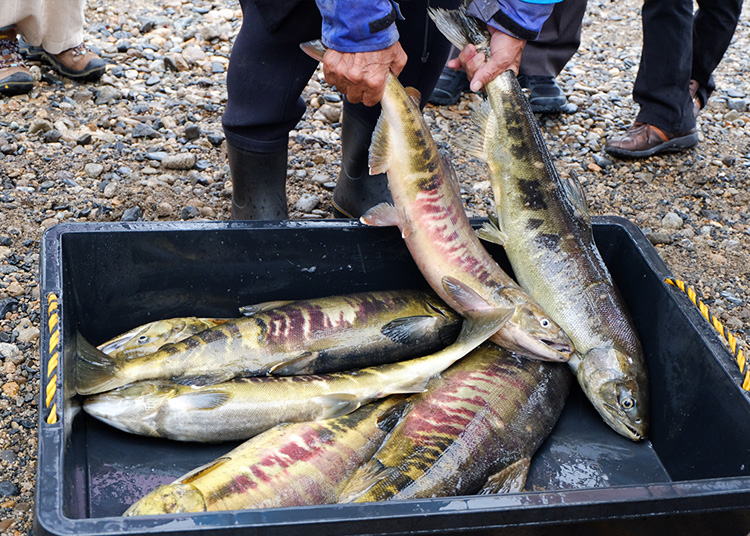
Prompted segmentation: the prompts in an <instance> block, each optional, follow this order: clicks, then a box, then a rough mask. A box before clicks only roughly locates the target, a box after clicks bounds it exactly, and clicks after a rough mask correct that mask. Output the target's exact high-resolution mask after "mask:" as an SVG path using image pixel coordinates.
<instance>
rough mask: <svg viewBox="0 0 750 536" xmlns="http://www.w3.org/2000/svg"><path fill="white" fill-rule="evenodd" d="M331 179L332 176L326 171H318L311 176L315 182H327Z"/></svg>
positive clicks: (311, 179) (311, 180)
mask: <svg viewBox="0 0 750 536" xmlns="http://www.w3.org/2000/svg"><path fill="white" fill-rule="evenodd" d="M329 180H330V177H329V176H328V175H326V174H325V173H316V174H315V175H313V176H312V177H310V182H314V183H315V184H325V183H327V182H328V181H329Z"/></svg>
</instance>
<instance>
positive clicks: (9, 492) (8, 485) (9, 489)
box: [0, 480, 18, 497]
mask: <svg viewBox="0 0 750 536" xmlns="http://www.w3.org/2000/svg"><path fill="white" fill-rule="evenodd" d="M16 495H18V488H17V487H16V485H15V484H13V482H8V481H7V480H3V481H2V482H0V497H15V496H16Z"/></svg>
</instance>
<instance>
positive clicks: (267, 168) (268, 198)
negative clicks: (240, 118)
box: [227, 144, 288, 220]
mask: <svg viewBox="0 0 750 536" xmlns="http://www.w3.org/2000/svg"><path fill="white" fill-rule="evenodd" d="M227 156H228V157H229V169H230V170H231V172H232V219H233V220H285V219H287V218H288V212H287V203H286V168H287V151H286V150H284V151H282V152H280V153H254V152H250V151H245V150H244V149H240V148H239V147H235V146H234V145H231V144H227Z"/></svg>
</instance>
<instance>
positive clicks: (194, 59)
mask: <svg viewBox="0 0 750 536" xmlns="http://www.w3.org/2000/svg"><path fill="white" fill-rule="evenodd" d="M182 57H183V58H184V60H185V61H187V62H188V63H189V64H191V65H192V64H195V63H198V62H199V61H203V60H205V59H206V53H205V52H203V49H202V48H201V47H199V46H196V45H188V46H186V47H185V50H183V51H182Z"/></svg>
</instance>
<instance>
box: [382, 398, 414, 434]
mask: <svg viewBox="0 0 750 536" xmlns="http://www.w3.org/2000/svg"><path fill="white" fill-rule="evenodd" d="M410 409H411V403H410V402H409V399H408V398H404V399H403V400H400V401H398V402H396V404H394V405H393V406H391V407H390V408H388V409H387V410H386V411H384V412H383V414H382V415H381V416H380V417H378V421H377V426H378V428H380V429H381V430H382V431H384V432H387V433H390V432H392V431H393V429H394V428H395V427H396V425H397V424H398V423H399V422H401V418H402V417H403V416H404V415H406V414H407V413H408V412H409V410H410Z"/></svg>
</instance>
